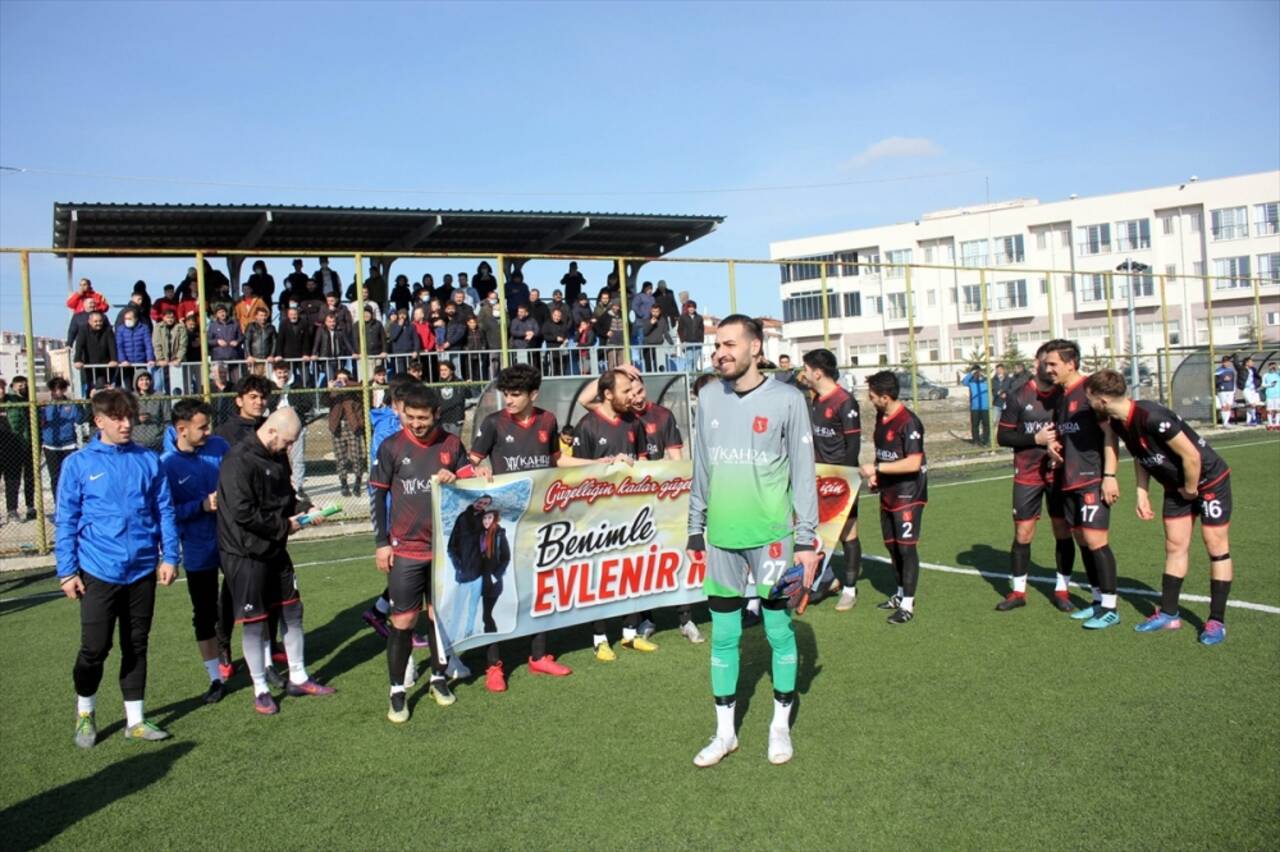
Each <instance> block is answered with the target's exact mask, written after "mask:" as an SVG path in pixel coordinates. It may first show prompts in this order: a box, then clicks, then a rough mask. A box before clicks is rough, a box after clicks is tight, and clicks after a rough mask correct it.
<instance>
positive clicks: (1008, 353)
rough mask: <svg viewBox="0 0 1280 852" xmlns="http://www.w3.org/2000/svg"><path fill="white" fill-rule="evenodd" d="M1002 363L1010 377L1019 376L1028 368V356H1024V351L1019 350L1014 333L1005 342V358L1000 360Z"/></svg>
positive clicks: (1010, 333)
mask: <svg viewBox="0 0 1280 852" xmlns="http://www.w3.org/2000/svg"><path fill="white" fill-rule="evenodd" d="M1000 363H1001V364H1003V365H1004V368H1005V370H1006V371H1008V373H1009V374H1010V375H1017V374H1018V373H1021V372H1022V371H1023V370H1025V369H1026V368H1027V356H1025V355H1023V354H1022V350H1021V349H1019V348H1018V341H1017V340H1016V339H1015V338H1014V336H1013V332H1012V331H1011V332H1009V336H1008V337H1006V338H1005V340H1004V356H1003V357H1002V358H1001V359H1000Z"/></svg>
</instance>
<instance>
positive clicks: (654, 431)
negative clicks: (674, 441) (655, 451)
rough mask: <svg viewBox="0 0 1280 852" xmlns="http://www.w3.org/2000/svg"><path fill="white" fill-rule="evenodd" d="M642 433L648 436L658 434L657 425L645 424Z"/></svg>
mask: <svg viewBox="0 0 1280 852" xmlns="http://www.w3.org/2000/svg"><path fill="white" fill-rule="evenodd" d="M644 431H645V432H646V433H648V434H650V435H656V434H658V424H657V423H646V424H644Z"/></svg>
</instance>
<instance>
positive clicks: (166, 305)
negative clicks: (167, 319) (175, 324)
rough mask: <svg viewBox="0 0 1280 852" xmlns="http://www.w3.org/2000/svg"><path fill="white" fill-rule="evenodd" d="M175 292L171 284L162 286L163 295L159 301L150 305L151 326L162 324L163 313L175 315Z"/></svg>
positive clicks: (176, 306) (176, 308) (176, 309)
mask: <svg viewBox="0 0 1280 852" xmlns="http://www.w3.org/2000/svg"><path fill="white" fill-rule="evenodd" d="M175 292H176V291H175V289H174V286H173V285H172V284H166V285H164V295H163V296H161V297H160V298H159V299H156V300H155V302H153V303H152V305H151V324H152V325H159V324H160V323H161V322H164V312H165V311H173V312H174V314H175V315H176V314H177V311H178V299H177V296H176V295H175Z"/></svg>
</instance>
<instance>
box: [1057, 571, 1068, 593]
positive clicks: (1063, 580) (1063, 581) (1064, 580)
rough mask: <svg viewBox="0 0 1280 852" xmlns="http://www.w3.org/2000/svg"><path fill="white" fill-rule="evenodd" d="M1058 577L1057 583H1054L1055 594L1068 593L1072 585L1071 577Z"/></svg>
mask: <svg viewBox="0 0 1280 852" xmlns="http://www.w3.org/2000/svg"><path fill="white" fill-rule="evenodd" d="M1056 576H1057V580H1056V581H1055V582H1054V584H1053V590H1054V591H1055V592H1065V591H1068V590H1069V585H1070V582H1071V577H1069V576H1068V575H1066V574H1058V575H1056Z"/></svg>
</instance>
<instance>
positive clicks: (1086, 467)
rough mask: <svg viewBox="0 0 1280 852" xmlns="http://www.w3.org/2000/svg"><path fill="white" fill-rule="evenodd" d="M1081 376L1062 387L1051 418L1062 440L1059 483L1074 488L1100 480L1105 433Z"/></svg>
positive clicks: (1069, 488) (1065, 488) (1060, 485)
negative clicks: (1091, 405) (1086, 393)
mask: <svg viewBox="0 0 1280 852" xmlns="http://www.w3.org/2000/svg"><path fill="white" fill-rule="evenodd" d="M1084 379H1085V377H1084V376H1080V377H1079V378H1077V379H1076V380H1075V382H1074V383H1073V384H1072V385H1071V386H1070V387H1065V388H1063V389H1062V395H1061V396H1059V397H1058V404H1057V406H1056V410H1055V411H1054V416H1053V422H1054V426H1055V427H1056V428H1057V430H1058V439H1059V440H1060V441H1062V467H1061V469H1060V470H1059V472H1058V480H1057V484H1058V487H1059V488H1061V489H1062V490H1063V491H1075V490H1076V489H1079V488H1084V487H1085V486H1088V485H1093V484H1094V483H1096V482H1101V481H1102V450H1103V448H1104V447H1105V445H1106V433H1104V432H1103V431H1102V421H1101V420H1100V419H1099V418H1098V415H1097V414H1096V413H1095V412H1094V410H1093V409H1092V408H1090V407H1089V398H1088V397H1087V396H1085V393H1084Z"/></svg>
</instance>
